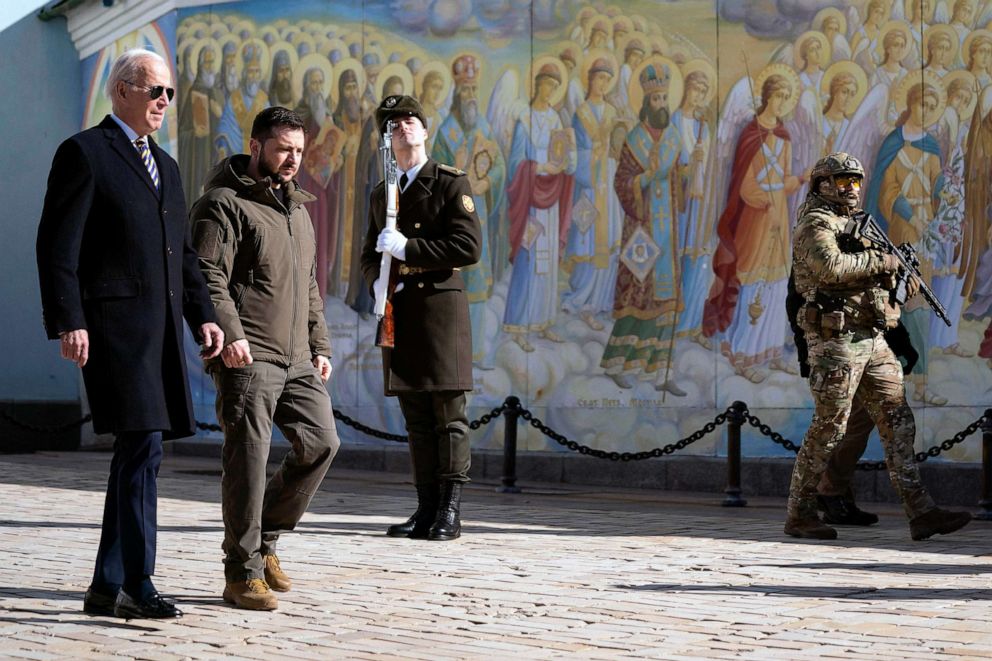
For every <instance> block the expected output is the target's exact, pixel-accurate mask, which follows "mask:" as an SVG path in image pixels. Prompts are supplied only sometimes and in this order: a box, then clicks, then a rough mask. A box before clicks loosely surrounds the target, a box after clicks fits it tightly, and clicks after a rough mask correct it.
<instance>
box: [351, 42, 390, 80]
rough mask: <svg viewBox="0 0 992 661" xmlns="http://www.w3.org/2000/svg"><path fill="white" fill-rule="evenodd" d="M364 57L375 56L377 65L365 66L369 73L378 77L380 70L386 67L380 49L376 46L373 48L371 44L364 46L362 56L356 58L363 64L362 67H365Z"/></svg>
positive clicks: (384, 55)
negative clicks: (377, 61)
mask: <svg viewBox="0 0 992 661" xmlns="http://www.w3.org/2000/svg"><path fill="white" fill-rule="evenodd" d="M366 55H375V56H376V57H377V58H378V60H379V64H370V65H367V66H368V67H369V68H370V70H371V71H373V72H375V74H376V75H378V74H379V72H380V71H381V70H382V68H383V67H384V66H386V54H385V53H383V52H382V49H381V48H379V47H378V46H375V45H373V44H366V45H365V48H364V49H362V56H361V57H360V58H358V60H359V61H360V62H363V64H362V66H363V67H364V66H366V65H365V64H364V60H365V56H366ZM372 67H377V68H372Z"/></svg>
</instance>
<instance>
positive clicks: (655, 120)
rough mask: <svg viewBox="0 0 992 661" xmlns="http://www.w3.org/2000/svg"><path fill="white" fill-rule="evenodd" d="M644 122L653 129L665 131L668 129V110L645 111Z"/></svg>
mask: <svg viewBox="0 0 992 661" xmlns="http://www.w3.org/2000/svg"><path fill="white" fill-rule="evenodd" d="M644 121H646V122H647V123H648V126H650V127H651V128H653V129H663V128H667V127H668V121H669V117H668V108H658V109H657V110H654V109H652V108H645V109H644Z"/></svg>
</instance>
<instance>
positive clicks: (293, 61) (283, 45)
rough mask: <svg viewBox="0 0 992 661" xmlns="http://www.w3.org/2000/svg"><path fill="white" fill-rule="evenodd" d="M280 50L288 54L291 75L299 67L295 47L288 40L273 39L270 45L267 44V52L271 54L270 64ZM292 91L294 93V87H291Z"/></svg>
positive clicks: (274, 60) (294, 73) (273, 62)
mask: <svg viewBox="0 0 992 661" xmlns="http://www.w3.org/2000/svg"><path fill="white" fill-rule="evenodd" d="M280 52H286V53H287V54H288V55H289V67H290V71H292V72H293V75H294V76H295V75H296V70H297V69H298V68H299V64H300V57H299V56H298V55H297V54H296V49H295V48H293V44H291V43H289V42H288V41H274V42H272V45H271V46H269V53H270V54H271V55H272V64H275V62H276V55H278V54H279V53H280ZM293 93H294V94H295V93H296V88H295V87H294V88H293Z"/></svg>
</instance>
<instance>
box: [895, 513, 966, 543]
mask: <svg viewBox="0 0 992 661" xmlns="http://www.w3.org/2000/svg"><path fill="white" fill-rule="evenodd" d="M969 521H971V513H970V512H950V511H948V510H942V509H940V508H939V507H935V508H934V509H932V510H930V511H929V512H927V513H926V514H921V515H920V516H918V517H916V518H915V519H911V520H910V522H909V534H910V536H911V537H912V538H913V539H915V540H916V541H919V540H921V539H926V538H928V537H932V536H933V535H946V534H948V533H952V532H954V531H955V530H960V529H961V528H964V527H965V526H966V525H968V522H969Z"/></svg>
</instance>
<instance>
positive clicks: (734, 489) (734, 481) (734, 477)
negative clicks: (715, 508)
mask: <svg viewBox="0 0 992 661" xmlns="http://www.w3.org/2000/svg"><path fill="white" fill-rule="evenodd" d="M746 415H747V404H745V403H744V402H741V401H736V402H734V403H733V404H731V405H730V408H729V409H728V410H727V488H726V489H724V490H723V492H724V493H725V494H727V497H726V498H724V499H723V503H722V505H723V506H724V507H744V506H745V505H747V501H746V500H744V498H742V497H741V426H742V425H743V424H744V420H745V416H746Z"/></svg>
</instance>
